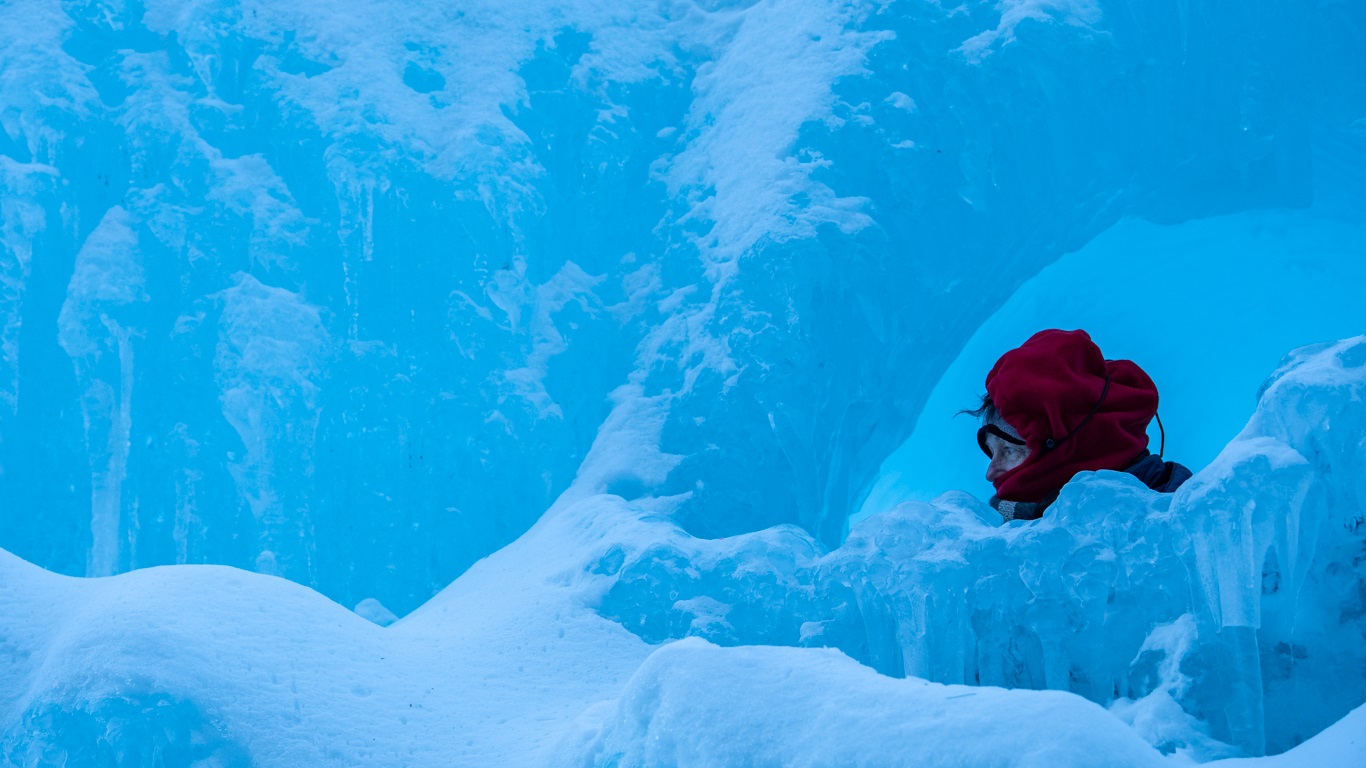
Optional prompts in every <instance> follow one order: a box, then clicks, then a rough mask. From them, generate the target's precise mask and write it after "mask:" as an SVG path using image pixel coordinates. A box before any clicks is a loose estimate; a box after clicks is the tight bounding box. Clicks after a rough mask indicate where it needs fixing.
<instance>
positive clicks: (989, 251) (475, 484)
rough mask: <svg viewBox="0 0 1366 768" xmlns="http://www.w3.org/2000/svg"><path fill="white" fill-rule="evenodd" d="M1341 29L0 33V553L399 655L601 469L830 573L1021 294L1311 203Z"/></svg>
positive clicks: (700, 19)
mask: <svg viewBox="0 0 1366 768" xmlns="http://www.w3.org/2000/svg"><path fill="white" fill-rule="evenodd" d="M1363 13H1364V11H1363V8H1362V7H1361V6H1360V5H1359V4H1355V3H1326V4H1320V5H1314V6H1312V7H1310V6H1306V5H1304V4H1301V3H1295V2H1269V3H1259V4H1257V6H1256V7H1255V8H1245V7H1239V6H1234V5H1230V4H1227V3H1217V2H1200V1H1193V2H1189V3H1177V4H1168V3H1157V4H1154V3H1150V2H1085V1H1080V0H1079V1H1078V2H1035V1H1034V0H1029V1H1027V2H1026V1H1024V0H1021V1H1019V2H1016V1H1015V0H1008V1H1007V2H1000V3H996V2H992V3H988V2H970V3H968V4H966V5H960V6H956V7H953V8H950V7H948V6H940V5H938V4H935V3H926V2H920V1H918V0H914V1H913V0H902V1H898V2H874V1H873V0H866V1H865V0H847V1H835V0H789V1H788V2H776V1H774V0H766V1H762V2H716V1H711V2H688V1H685V0H665V1H663V2H657V3H636V2H622V3H588V2H583V3H576V2H551V1H549V0H529V1H528V2H517V3H504V2H471V3H461V4H458V5H436V6H434V5H433V4H431V3H426V2H403V1H400V0H389V1H387V2H382V1H381V0H370V1H369V2H360V1H359V0H358V1H357V2H348V3H336V2H322V1H321V0H302V1H300V2H290V3H278V2H274V1H273V0H272V1H267V0H205V1H202V2H180V1H179V0H176V1H175V2H172V1H171V0H148V1H147V2H139V0H77V1H76V2H57V0H11V1H10V2H6V3H4V4H3V5H2V6H0V31H2V32H3V33H2V34H0V126H2V127H3V129H4V130H3V131H0V284H2V285H3V292H0V297H3V301H2V302H0V435H3V443H0V468H3V474H0V494H2V495H3V497H4V498H5V499H6V504H5V507H4V511H3V512H0V515H3V523H2V524H0V546H3V547H4V548H6V549H8V550H10V551H12V552H15V553H17V554H19V555H21V556H22V557H25V558H27V559H29V560H32V561H34V562H36V563H39V564H41V565H43V566H45V567H49V568H52V569H55V570H58V571H61V572H64V573H70V574H91V575H95V574H105V573H112V572H118V571H124V570H127V569H130V568H135V567H141V566H148V565H154V564H160V563H179V562H191V563H194V562H211V563H226V564H233V565H239V566H244V567H249V568H253V569H259V570H261V571H265V572H271V573H278V574H282V575H284V576H286V577H288V578H291V579H294V580H296V581H298V582H301V583H304V584H308V585H313V586H316V587H317V588H319V589H320V590H322V591H323V592H324V593H325V594H327V595H329V596H331V597H334V598H335V599H337V600H339V601H341V602H342V603H344V604H346V605H354V604H356V603H357V602H359V601H360V600H362V599H363V598H378V599H379V600H380V602H382V603H383V604H385V605H387V606H389V607H390V608H392V609H393V610H395V611H397V612H399V613H403V612H406V611H407V610H410V609H411V608H413V607H414V606H416V605H418V604H419V603H421V602H422V601H423V600H424V599H426V598H427V597H428V596H429V595H431V594H432V593H433V592H434V591H435V590H437V589H439V588H440V587H441V586H442V585H444V584H446V583H447V582H449V580H450V579H451V578H453V577H454V576H455V575H456V574H458V573H460V572H461V571H462V570H463V569H465V568H466V567H467V566H468V565H469V564H470V563H471V562H473V561H474V560H475V559H477V558H479V557H481V556H483V555H486V554H488V553H489V552H492V551H493V550H495V549H496V548H497V547H499V546H501V545H503V544H505V543H506V542H508V541H510V540H512V539H513V538H514V537H515V536H516V535H518V534H519V533H521V532H522V531H524V530H526V529H527V528H528V526H530V525H531V523H532V521H534V520H535V519H536V518H537V517H538V516H539V515H540V514H541V513H542V512H543V511H544V510H545V509H546V507H547V506H548V505H549V503H550V502H551V501H552V500H554V499H555V498H557V497H558V496H559V495H560V494H561V493H562V492H563V491H565V489H566V488H568V487H569V486H570V483H571V481H572V480H573V479H574V478H575V477H576V475H577V474H578V471H579V469H580V465H581V463H582V462H583V461H584V460H585V458H586V457H588V456H589V452H590V449H592V448H593V447H594V446H600V447H602V450H603V451H605V450H608V449H609V448H611V447H612V446H614V445H615V446H622V445H625V446H631V447H630V448H627V449H624V450H627V451H628V452H629V451H634V452H636V453H638V454H640V455H652V456H654V455H656V454H658V456H659V457H675V458H673V459H660V461H656V462H653V463H651V464H650V467H649V469H642V468H635V469H633V468H631V467H629V466H624V465H615V466H617V469H614V470H612V471H604V472H602V473H598V474H596V475H593V477H594V478H595V481H596V482H597V483H598V485H597V486H596V487H595V489H596V490H599V491H611V492H614V493H618V494H621V495H624V496H627V497H638V496H642V495H647V494H655V495H663V494H680V493H688V494H690V496H688V497H687V499H686V501H684V502H683V503H682V504H681V505H680V506H679V507H678V508H677V509H676V510H675V511H674V515H675V517H676V519H677V520H678V521H680V522H681V523H682V524H683V525H684V526H685V527H686V528H687V529H688V530H690V531H692V532H695V533H699V534H707V535H713V534H729V533H737V532H741V531H752V530H756V529H759V528H762V527H764V526H767V525H771V524H776V523H795V524H797V525H799V526H801V527H802V528H804V529H806V530H808V531H811V532H812V533H813V534H814V535H815V536H816V537H817V539H819V540H820V541H822V542H824V543H825V544H827V545H829V544H834V543H835V542H837V541H838V540H839V538H840V536H841V535H842V532H843V530H844V520H845V518H846V516H847V514H848V513H849V512H850V511H851V509H852V508H853V507H854V506H855V505H856V503H857V502H858V500H859V499H860V498H861V496H862V494H863V493H864V491H865V490H866V486H867V485H868V483H869V482H870V481H871V479H872V478H873V477H874V475H875V474H876V472H877V470H878V467H879V465H880V463H881V462H882V460H883V459H884V457H885V456H886V455H887V454H888V453H889V452H890V451H891V449H892V448H893V447H894V446H896V445H897V444H898V443H899V442H900V441H901V440H902V439H904V438H905V437H906V435H907V434H908V433H909V430H910V429H911V427H912V424H913V422H914V419H915V415H916V414H917V413H918V411H919V408H920V406H921V404H922V403H923V402H924V400H925V398H926V396H927V394H928V392H929V391H930V388H931V387H932V386H933V384H934V382H935V381H936V379H937V377H938V374H939V372H940V371H942V370H943V368H944V367H945V366H946V365H947V364H948V363H949V362H950V361H951V360H952V359H953V358H954V356H955V354H956V351H957V349H958V347H959V346H960V345H961V344H962V343H963V342H964V341H965V340H966V339H967V338H968V336H969V335H970V333H971V331H972V329H973V328H974V327H975V326H976V325H977V324H978V323H979V322H980V321H981V320H982V319H983V318H984V317H986V316H987V314H989V312H990V311H991V310H992V309H993V308H994V307H995V306H997V305H998V304H1000V303H1001V301H1002V300H1003V299H1004V298H1005V297H1006V296H1008V295H1009V294H1010V292H1011V291H1012V290H1013V289H1014V287H1015V286H1016V285H1018V284H1019V283H1020V282H1021V281H1022V280H1024V279H1025V278H1027V277H1028V276H1029V275H1031V274H1033V273H1034V272H1036V271H1037V270H1038V269H1039V268H1040V267H1042V266H1043V265H1045V264H1047V263H1049V262H1050V261H1052V260H1053V259H1055V258H1057V256H1058V255H1059V254H1060V253H1062V252H1064V251H1067V250H1071V249H1074V248H1076V247H1078V246H1080V245H1082V244H1083V243H1085V242H1086V241H1087V240H1089V239H1090V238H1091V237H1092V236H1094V235H1095V234H1096V233H1098V232H1100V231H1102V230H1103V229H1104V228H1105V227H1107V226H1108V225H1109V224H1110V223H1112V222H1114V221H1115V220H1116V219H1117V218H1118V217H1120V216H1122V215H1124V214H1134V215H1139V216H1146V217H1150V218H1153V219H1155V220H1159V221H1172V220H1180V219H1185V218H1190V217H1199V216H1204V215H1208V214H1212V213H1219V212H1225V211H1231V210H1237V209H1240V208H1244V207H1248V206H1299V205H1303V204H1306V203H1307V202H1308V195H1309V189H1310V185H1309V181H1310V178H1311V176H1312V174H1314V173H1316V172H1321V171H1322V170H1323V169H1316V168H1315V167H1314V164H1313V161H1312V155H1311V152H1310V148H1311V147H1312V146H1313V145H1315V143H1316V142H1324V141H1331V142H1337V143H1347V144H1349V145H1352V144H1351V143H1352V142H1358V144H1357V145H1353V146H1359V142H1360V140H1361V139H1360V137H1359V136H1357V135H1356V134H1353V133H1352V132H1351V126H1352V125H1353V122H1354V121H1359V120H1360V119H1361V118H1362V117H1363V115H1366V106H1364V105H1366V89H1364V88H1363V73H1362V70H1361V67H1360V61H1359V51H1360V46H1361V40H1362V35H1363V29H1366V19H1364V18H1363ZM1357 124H1358V125H1359V122H1358V123H1357ZM600 453H601V451H600ZM599 466H605V465H601V464H599Z"/></svg>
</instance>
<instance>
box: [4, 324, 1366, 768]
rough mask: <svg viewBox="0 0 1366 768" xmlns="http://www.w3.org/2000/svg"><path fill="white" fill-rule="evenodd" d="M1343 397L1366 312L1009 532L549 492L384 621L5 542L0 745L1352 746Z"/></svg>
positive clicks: (298, 596) (233, 757)
mask: <svg viewBox="0 0 1366 768" xmlns="http://www.w3.org/2000/svg"><path fill="white" fill-rule="evenodd" d="M1363 395H1366V337H1360V338H1357V339H1354V340H1349V341H1344V342H1340V343H1337V344H1331V345H1324V346H1322V347H1320V348H1317V349H1306V350H1301V351H1300V352H1298V353H1296V354H1295V355H1294V356H1292V357H1291V358H1289V359H1288V360H1287V362H1286V364H1285V365H1284V366H1283V367H1282V368H1281V369H1280V370H1279V371H1277V372H1276V374H1275V376H1273V378H1272V379H1271V380H1270V382H1269V383H1268V386H1267V388H1266V391H1265V392H1264V394H1263V396H1262V400H1261V404H1260V406H1259V408H1258V411H1257V413H1256V415H1255V416H1254V417H1253V419H1252V421H1251V422H1249V424H1248V426H1247V428H1246V429H1245V430H1244V432H1243V433H1242V434H1241V435H1240V436H1239V438H1238V439H1237V440H1235V441H1234V442H1233V443H1231V444H1230V445H1229V446H1228V448H1227V449H1226V450H1225V451H1224V453H1223V454H1221V456H1220V457H1219V459H1218V460H1217V461H1215V462H1214V463H1213V464H1212V465H1211V466H1210V467H1208V468H1206V469H1205V470H1203V471H1202V472H1200V473H1199V474H1198V475H1197V476H1196V477H1195V478H1194V479H1193V480H1192V481H1191V484H1190V485H1188V486H1187V487H1186V488H1184V489H1183V490H1182V491H1180V492H1178V493H1177V494H1176V495H1175V496H1162V495H1159V494H1155V493H1153V492H1151V491H1148V490H1147V489H1145V488H1143V487H1141V486H1139V485H1138V484H1137V483H1136V482H1135V481H1133V480H1132V479H1131V478H1128V477H1127V476H1123V475H1120V474H1116V473H1103V472H1102V473H1095V474H1093V475H1088V476H1085V477H1082V478H1079V479H1078V480H1076V481H1074V482H1073V483H1072V484H1070V485H1069V486H1068V488H1067V489H1066V490H1065V492H1064V495H1063V496H1062V497H1061V498H1060V499H1059V501H1058V505H1059V507H1058V509H1057V511H1056V512H1057V513H1056V514H1052V515H1050V516H1048V517H1045V518H1044V519H1043V520H1041V521H1036V522H1031V523H1023V522H1016V523H1012V524H1009V525H1006V526H1001V525H999V523H997V522H995V521H991V520H990V519H989V517H988V514H989V510H987V509H986V508H984V507H983V505H981V504H980V502H977V501H975V500H974V499H972V498H971V497H968V496H966V495H961V494H958V495H949V496H946V497H944V498H943V499H940V500H938V501H936V502H934V503H932V504H925V503H910V504H908V505H906V506H904V507H902V508H899V509H897V510H894V511H892V512H889V513H886V514H883V515H879V516H874V517H872V518H870V519H868V520H866V521H865V522H864V523H863V524H861V525H860V526H859V527H858V528H857V529H856V530H855V531H854V532H853V533H852V535H851V536H850V538H849V540H848V541H847V542H846V543H845V544H844V545H843V546H841V547H839V548H837V549H834V550H832V551H829V552H823V551H822V549H821V547H820V545H819V544H818V543H817V542H816V541H815V540H814V539H812V538H811V536H810V535H809V534H806V533H805V532H803V531H801V530H800V529H797V528H795V527H791V526H782V527H777V528H773V529H769V530H766V531H761V532H756V533H752V534H744V535H740V536H736V537H731V538H727V539H717V540H707V539H698V538H695V537H693V536H691V535H689V534H688V533H686V532H685V531H683V530H682V529H681V528H679V527H678V526H677V525H676V524H674V523H673V522H670V521H669V520H668V519H666V518H664V517H662V516H661V513H664V512H666V511H667V508H668V507H669V506H671V505H675V504H677V500H673V501H668V500H661V501H658V502H655V503H653V504H650V505H644V504H641V503H632V502H628V501H626V500H624V499H622V498H621V497H619V496H613V495H604V494H592V493H589V494H585V495H584V496H582V497H581V498H578V499H572V498H567V499H565V500H563V502H562V504H561V505H558V506H556V507H555V508H552V509H551V510H550V511H549V512H548V513H547V514H546V516H544V517H543V518H542V519H541V521H540V522H539V523H537V524H536V525H535V526H534V527H533V528H532V529H531V531H529V532H528V533H527V534H526V535H524V536H523V537H521V538H520V539H519V540H518V541H516V542H514V543H513V544H512V545H510V546H508V547H506V548H504V549H502V550H500V551H499V552H497V553H495V554H494V555H492V556H490V557H489V558H486V559H485V560H483V561H481V562H480V563H478V564H476V565H475V566H474V567H473V568H471V569H470V570H469V571H468V572H467V573H466V574H464V575H462V576H461V577H460V578H459V579H457V580H456V581H455V582H454V583H453V584H452V585H451V586H450V587H448V588H447V589H446V590H444V591H443V592H442V593H441V594H440V595H438V596H437V597H435V598H434V599H433V600H431V601H429V602H428V603H427V604H426V605H424V606H423V607H422V608H420V609H419V610H417V611H415V612H414V613H412V614H411V615H409V616H408V617H406V618H404V619H402V620H400V621H399V622H397V623H396V624H394V625H393V626H391V627H388V628H381V627H378V626H375V625H374V624H373V623H371V622H370V621H368V620H366V619H365V618H362V617H361V616H357V615H356V614H353V613H351V612H349V611H347V610H345V609H343V608H341V607H340V606H337V605H336V604H334V603H332V602H330V601H328V600H327V599H326V598H324V597H322V596H321V595H319V594H317V593H316V592H313V591H312V590H309V589H307V588H304V587H301V586H298V585H294V584H291V583H289V582H287V581H283V580H280V579H277V578H273V577H269V576H262V575H256V574H251V573H247V572H244V571H240V570H236V569H232V568H226V567H221V566H177V567H169V568H151V569H142V570H138V571H134V572H132V573H128V574H124V575H121V576H115V577H112V578H105V579H93V580H91V579H77V578H72V577H66V576H59V575H56V574H52V573H49V572H46V571H43V570H42V569H39V568H38V567H36V566H34V565H31V564H28V563H25V562H23V561H22V560H19V559H18V558H16V557H14V556H13V555H8V554H3V555H0V558H3V559H0V567H2V568H3V572H0V576H3V578H0V585H2V586H0V615H2V616H5V617H6V622H5V624H4V631H5V634H4V635H3V638H4V646H3V647H4V652H5V654H6V656H7V657H8V663H7V664H5V665H3V666H0V674H3V675H4V677H3V679H0V692H3V693H0V697H2V698H0V712H3V713H6V719H7V725H6V727H5V729H4V730H3V732H0V755H3V757H4V758H5V760H6V761H7V762H9V763H12V764H18V765H46V764H63V761H66V764H86V763H91V762H100V763H103V762H109V761H123V762H122V764H134V765H138V764H147V765H151V764H158V763H157V761H162V763H161V764H203V765H247V764H253V765H301V764H349V763H353V762H361V763H365V762H369V763H382V764H411V765H427V764H449V763H450V762H451V761H455V762H457V763H470V764H516V765H642V766H643V765H664V764H670V765H672V764H677V765H718V764H749V763H750V762H751V761H752V760H753V759H756V756H757V755H764V756H767V758H766V759H772V760H774V761H776V762H779V763H782V764H811V765H839V764H851V763H859V762H862V763H865V764H895V763H900V762H902V761H904V760H907V759H913V760H914V762H916V764H921V765H941V764H942V765H962V764H965V762H966V764H1003V765H1021V766H1034V765H1037V766H1045V765H1049V766H1065V765H1077V766H1084V765H1094V764H1095V762H1094V760H1095V759H1096V755H1097V754H1103V755H1105V761H1106V764H1109V765H1136V766H1137V765H1153V766H1157V765H1168V764H1176V765H1182V764H1189V763H1188V761H1189V759H1191V758H1195V759H1200V760H1207V759H1210V758H1215V757H1220V756H1228V755H1239V754H1245V753H1252V754H1257V753H1260V752H1262V751H1263V749H1264V748H1267V747H1269V748H1270V749H1271V750H1273V751H1279V750H1282V749H1285V748H1289V747H1292V746H1293V747H1294V748H1293V749H1290V750H1289V751H1288V752H1285V753H1284V755H1283V757H1284V758H1286V759H1287V760H1290V762H1288V763H1284V761H1279V760H1277V759H1275V758H1269V759H1268V760H1269V762H1267V763H1266V765H1276V764H1282V763H1283V764H1290V765H1295V764H1299V765H1308V764H1311V763H1309V762H1295V761H1296V760H1299V759H1301V758H1303V759H1305V760H1308V756H1309V755H1317V756H1318V757H1315V758H1314V759H1316V760H1321V762H1315V763H1312V764H1315V765H1340V766H1349V765H1355V764H1358V763H1359V761H1360V760H1362V759H1363V758H1366V741H1363V740H1362V738H1361V727H1362V716H1363V714H1364V713H1366V707H1362V706H1360V705H1361V704H1362V702H1363V701H1366V674H1364V673H1363V669H1366V663H1363V658H1362V654H1363V652H1362V647H1361V644H1360V643H1359V642H1358V640H1359V638H1360V637H1361V636H1362V632H1363V631H1364V630H1366V611H1364V610H1363V605H1362V595H1363V594H1366V568H1364V567H1363V563H1362V560H1361V559H1360V557H1358V556H1357V555H1358V554H1359V553H1360V551H1361V549H1362V546H1363V541H1364V540H1366V524H1364V523H1363V521H1364V520H1366V497H1364V496H1363V490H1366V486H1364V485H1363V483H1362V480H1361V478H1363V477H1366V474H1363V472H1362V470H1363V467H1362V462H1363V460H1364V459H1366V437H1363V435H1366V430H1364V429H1363V424H1364V423H1366V399H1363ZM628 630H629V631H628ZM684 637H690V639H687V640H684V641H681V642H673V643H664V644H662V645H660V642H661V641H663V640H667V639H670V638H684ZM775 645H789V646H833V647H834V648H839V649H841V650H843V651H845V653H844V654H841V653H838V652H836V651H834V650H832V649H831V648H822V647H795V648H781V647H772V646H775ZM720 646H745V647H736V648H725V647H720ZM846 654H847V655H846ZM851 656H852V657H853V658H850V657H851ZM855 659H859V660H862V661H864V662H865V663H866V664H867V665H868V666H863V665H860V664H859V663H858V662H857V661H855ZM870 667H871V668H870ZM878 670H881V671H883V672H887V673H890V674H886V675H883V674H878ZM901 675H913V677H907V678H905V679H899V678H900V676H901ZM944 683H947V684H948V685H944ZM964 683H967V684H969V685H964ZM1003 687H1011V688H1037V689H1045V688H1047V689H1056V690H1051V691H1043V692H1040V691H1029V690H1004V688H1003ZM1065 691H1071V692H1072V693H1075V694H1081V695H1080V696H1077V695H1072V693H1065ZM1083 697H1085V698H1083ZM1085 699H1091V700H1092V701H1093V702H1096V703H1102V704H1108V705H1109V707H1110V709H1111V711H1112V712H1113V714H1112V713H1111V712H1106V711H1105V710H1104V709H1102V708H1100V707H1099V706H1096V705H1095V704H1092V703H1088V702H1087V701H1086V700H1085ZM1353 707H1356V709H1353ZM1002 713H1005V714H1006V716H1002ZM1116 715H1118V717H1116ZM1335 721H1338V722H1337V724H1336V725H1334V722H1335ZM1125 722H1127V723H1129V724H1130V725H1131V726H1132V728H1129V727H1126V726H1125V725H1124V723H1125ZM1330 726H1332V727H1330ZM1325 728H1326V729H1327V730H1324V731H1323V733H1321V734H1319V735H1318V736H1317V737H1315V738H1311V739H1309V740H1308V741H1306V742H1305V743H1303V744H1300V745H1299V746H1294V745H1295V744H1296V743H1298V742H1300V741H1301V740H1303V739H1304V738H1306V737H1309V736H1312V735H1313V734H1315V733H1316V732H1318V731H1320V730H1322V729H1325ZM855 736H857V738H855ZM1164 755H1165V756H1164ZM1247 765H1252V766H1255V765H1261V763H1258V762H1256V761H1253V762H1252V763H1248V764H1247Z"/></svg>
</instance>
